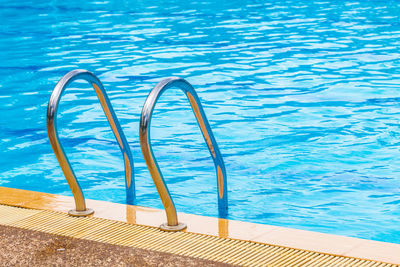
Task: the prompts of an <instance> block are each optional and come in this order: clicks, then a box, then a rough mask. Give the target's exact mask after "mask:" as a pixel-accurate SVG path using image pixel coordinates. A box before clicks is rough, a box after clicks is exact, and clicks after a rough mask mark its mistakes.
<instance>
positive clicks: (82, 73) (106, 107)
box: [47, 69, 135, 216]
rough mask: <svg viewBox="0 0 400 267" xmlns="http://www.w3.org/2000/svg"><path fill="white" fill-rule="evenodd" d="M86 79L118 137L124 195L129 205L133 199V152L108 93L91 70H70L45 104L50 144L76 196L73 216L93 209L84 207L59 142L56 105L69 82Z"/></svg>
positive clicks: (91, 211) (84, 214)
mask: <svg viewBox="0 0 400 267" xmlns="http://www.w3.org/2000/svg"><path fill="white" fill-rule="evenodd" d="M78 79H80V80H85V81H87V82H89V83H90V84H91V85H92V86H93V88H94V90H95V91H96V94H97V97H98V98H99V100H100V104H101V107H102V108H103V111H104V113H105V114H106V117H107V120H108V122H109V123H110V126H111V129H112V131H113V133H114V135H115V138H116V139H117V142H118V145H119V147H120V149H121V152H122V154H123V158H124V165H125V185H126V198H127V202H128V204H133V203H134V200H135V182H134V173H133V159H132V153H131V150H130V148H129V145H128V142H127V140H126V138H125V135H124V133H123V131H122V129H121V126H120V124H119V122H118V119H117V116H116V115H115V113H114V110H113V108H112V106H111V102H110V100H109V99H108V96H107V93H106V91H105V89H104V87H103V85H102V84H101V82H100V80H99V79H98V78H97V77H96V76H95V75H94V74H93V73H91V72H89V71H87V70H79V69H78V70H73V71H70V72H68V73H67V74H66V75H64V77H62V78H61V79H60V81H59V82H58V83H57V85H56V86H55V87H54V90H53V93H52V94H51V97H50V100H49V105H48V107H47V133H48V135H49V140H50V144H51V147H52V148H53V151H54V154H55V155H56V157H57V160H58V162H59V164H60V166H61V169H62V171H63V173H64V176H65V178H66V179H67V182H68V185H69V187H70V188H71V191H72V194H73V196H74V199H75V207H76V208H75V210H70V211H69V214H70V215H73V216H87V215H90V214H92V213H93V212H94V211H93V210H91V209H87V208H86V203H85V198H84V196H83V193H82V189H81V187H80V185H79V183H78V181H77V179H76V176H75V173H74V171H73V170H72V167H71V164H70V162H69V161H68V158H67V155H66V154H65V151H64V149H63V146H62V145H61V143H60V139H59V137H58V132H57V108H58V103H59V102H60V99H61V96H62V94H63V92H64V90H65V88H67V86H68V85H69V84H71V83H72V82H73V81H75V80H78Z"/></svg>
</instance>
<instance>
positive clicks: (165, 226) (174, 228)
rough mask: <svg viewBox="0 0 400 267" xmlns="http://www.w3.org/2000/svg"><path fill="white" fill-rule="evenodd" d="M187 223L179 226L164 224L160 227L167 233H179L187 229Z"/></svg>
mask: <svg viewBox="0 0 400 267" xmlns="http://www.w3.org/2000/svg"><path fill="white" fill-rule="evenodd" d="M186 227H187V226H186V224H185V223H178V225H168V223H163V224H161V225H160V229H161V230H163V231H166V232H177V231H181V230H185V229H186Z"/></svg>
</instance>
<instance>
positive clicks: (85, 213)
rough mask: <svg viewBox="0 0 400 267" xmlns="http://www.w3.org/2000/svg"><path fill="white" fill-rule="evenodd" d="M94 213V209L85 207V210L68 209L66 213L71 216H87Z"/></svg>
mask: <svg viewBox="0 0 400 267" xmlns="http://www.w3.org/2000/svg"><path fill="white" fill-rule="evenodd" d="M93 213H94V210H92V209H86V210H81V211H78V210H69V211H68V214H69V215H71V216H75V217H82V216H89V215H92V214H93Z"/></svg>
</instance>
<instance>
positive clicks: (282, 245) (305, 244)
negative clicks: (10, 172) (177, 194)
mask: <svg viewBox="0 0 400 267" xmlns="http://www.w3.org/2000/svg"><path fill="white" fill-rule="evenodd" d="M86 203H87V206H88V207H89V208H92V209H94V210H95V213H94V215H93V216H90V217H87V218H75V217H70V216H68V215H67V214H66V212H67V211H68V210H69V209H72V208H73V207H74V201H73V198H72V197H66V196H60V195H54V194H47V193H40V192H33V191H26V190H19V189H13V188H6V187H0V204H2V206H1V208H0V225H1V228H0V233H1V236H2V242H3V244H2V246H1V247H3V248H2V251H0V254H3V255H8V254H10V255H14V256H15V257H17V256H16V255H18V253H19V252H18V251H17V250H12V249H11V250H10V249H9V248H10V247H12V245H7V244H16V243H15V242H18V240H14V239H15V238H14V237H15V235H12V234H11V233H13V232H18V231H25V232H24V233H19V234H18V236H21V238H19V239H21V240H20V242H26V244H28V245H29V243H30V241H29V240H30V238H29V236H35V235H37V236H38V237H37V238H36V239H34V240H38V241H37V242H39V243H40V242H45V241H43V240H46V238H47V241H46V242H50V241H48V240H53V239H54V238H50V237H49V236H47V235H56V236H57V238H59V239H60V238H61V239H60V240H70V241H68V242H72V243H74V242H75V243H76V246H77V247H79V246H81V244H84V243H85V242H94V243H90V244H91V245H93V246H94V247H96V246H100V247H102V246H103V248H104V246H116V247H115V251H116V253H115V254H113V253H111V254H113V255H120V254H118V253H120V251H123V250H124V249H126V247H130V249H131V250H132V252H131V253H135V250H136V249H139V250H140V249H144V251H145V252H143V253H139V254H141V255H146V253H148V255H150V254H151V255H152V256H151V257H155V258H157V257H158V258H160V257H161V258H163V257H165V259H169V258H171V257H172V258H174V257H176V259H174V260H172V261H174V262H176V263H177V265H176V266H179V265H178V264H179V262H182V264H183V265H182V266H185V265H186V266H190V264H191V263H193V262H194V263H196V264H197V266H202V265H203V264H205V265H204V266H212V265H211V264H217V263H218V264H220V263H229V264H239V265H249V266H252V265H257V264H256V263H257V260H259V261H258V263H260V262H263V259H265V258H268V256H265V255H268V253H272V254H273V255H275V256H277V257H282V262H284V261H285V259H286V260H287V259H291V257H294V258H295V259H304V260H305V261H308V262H310V263H313V261H314V263H315V264H313V266H314V265H317V263H318V264H324V265H325V263H330V262H341V263H343V262H346V263H349V264H346V265H349V266H350V265H354V266H393V265H397V264H400V245H399V244H392V243H385V242H378V241H372V240H365V239H359V238H351V237H344V236H337V235H330V234H322V233H317V232H310V231H303V230H297V229H291V228H285V227H277V226H270V225H261V224H254V223H247V222H240V221H234V220H226V219H218V218H212V217H205V216H198V215H191V214H185V213H178V218H179V220H180V221H182V222H185V223H186V224H187V225H188V228H187V229H186V230H185V231H184V232H180V233H166V232H162V231H160V230H158V229H157V228H156V227H158V226H159V225H160V224H161V223H164V222H165V220H166V218H165V213H164V211H163V210H158V209H153V208H145V207H138V206H131V205H124V204H116V203H110V202H105V201H96V200H90V199H87V200H86ZM15 207H22V208H24V209H20V208H15ZM36 217H37V219H35V218H36ZM35 220H36V221H35ZM51 220H53V221H54V222H57V223H53V224H51V223H50V222H51ZM86 221H87V222H86ZM33 222H34V223H33ZM84 222H85V223H84ZM41 223H43V224H42V225H41ZM82 223H84V224H83V226H82ZM74 224H76V225H77V226H76V227H77V228H76V229H80V228H79V227H78V226H79V225H81V226H80V227H81V230H80V231H78V230H75V228H74V227H73V228H71V227H70V228H71V229H72V230H73V231H72V230H71V229H70V228H68V229H70V230H68V231H67V230H65V229H66V228H65V227H66V226H68V225H74ZM55 225H57V227H56V226H55ZM58 225H59V228H58ZM63 225H64V226H65V227H64V228H63ZM111 226H112V227H114V228H115V227H117V228H118V227H119V228H118V229H125V230H124V233H126V235H125V234H124V235H122V236H120V237H119V239H117V240H115V238H114V237H113V235H112V234H111V235H109V236H107V237H106V236H102V231H105V229H108V228H109V227H111ZM7 227H11V228H9V229H8V228H7ZM82 227H83V228H82ZM112 227H111V228H112ZM135 227H136V228H135ZM117 228H116V229H117ZM142 228H143V229H142ZM4 229H8V230H4ZM100 229H101V230H102V231H99V230H100ZM116 231H117V230H116ZM121 231H122V230H121ZM142 231H143V233H142ZM7 232H9V233H10V235H7ZM131 232H132V233H134V232H135V233H136V234H140V233H142V234H143V238H142V239H140V238H139V239H137V238H138V236H132V238H131V239H129V234H128V233H131ZM93 233H96V235H93ZM149 236H150V237H151V238H150V237H149ZM3 237H7V238H8V239H7V240H5V239H4V238H3ZM13 238H14V239H13ZM57 238H56V239H57ZM107 238H108V239H107ZM126 238H127V239H126ZM75 239H76V240H75ZM125 239H126V240H131V241H129V242H131V243H129V242H128V241H126V240H125ZM136 239H137V240H136ZM24 240H25V241H24ZM40 240H42V241H40ZM57 240H58V239H57ZM71 240H73V241H71ZM138 240H139V241H140V240H142V241H143V242H144V243H140V242H139V241H138ZM179 240H181V241H179ZM182 240H189V241H190V242H189V241H187V242H189V243H190V244H192V243H196V242H200V243H199V244H202V245H201V246H204V249H200V250H196V249H197V247H201V246H200V245H199V246H197V247H196V248H195V247H194V248H193V249H191V250H190V251H187V250H185V246H183V247H182V248H179V246H178V247H177V248H176V249H175V250H174V249H173V248H172V247H174V246H172V245H170V246H171V247H170V246H165V242H166V243H168V242H172V243H170V244H175V242H178V241H179V242H183V241H182ZM153 241H154V242H153ZM4 242H6V243H7V244H4ZM35 242H36V241H35ZM138 242H139V243H138ZM146 242H147V243H146ZM160 242H161V243H160ZM179 242H178V243H179ZM75 243H74V244H75ZM227 244H230V245H229V246H232V248H230V249H233V248H235V249H237V251H236V252H235V255H236V256H235V257H233V256H232V257H230V256H229V253H228V254H226V250H227V249H226V246H227ZM82 246H83V245H82ZM207 246H212V247H215V249H216V251H220V252H218V253H219V254H218V253H217V252H216V253H214V254H212V253H210V252H207V253H203V252H204V251H209V250H208V249H207ZM224 246H225V247H224ZM22 247H24V245H22ZM175 247H176V246H175ZM5 249H8V250H7V251H5ZM230 249H228V251H229V250H230ZM233 250H234V249H233ZM30 251H31V250H28V251H27V250H25V254H26V253H27V252H30ZM82 251H83V250H82ZM110 251H114V250H113V249H110ZM277 251H279V253H278V254H277ZM53 252H54V251H53ZM61 252H62V251H61ZM4 253H5V254H4ZM62 253H64V254H65V255H69V254H68V253H69V252H68V251H67V252H62ZM62 253H58V254H62ZM88 253H89V254H90V255H92V256H93V257H95V254H91V253H92V252H90V251H89V250H88ZM152 253H153V254H154V253H155V254H154V255H153V254H152ZM157 253H161V254H157ZM163 253H164V254H163ZM224 253H225V254H226V255H225V254H224ZM240 253H243V257H241V256H238V255H241V254H240ZM274 253H275V254H274ZM50 254H51V255H50ZM50 254H49V255H50V256H49V258H51V257H55V255H57V253H55V254H54V253H53V254H52V253H50ZM64 254H62V255H64ZM128 254H129V253H128ZM128 254H127V255H128ZM272 254H271V255H272ZM34 255H36V254H34ZM113 255H111V256H110V257H114V256H113ZM157 255H158V256H157ZM160 255H161V256H160ZM10 257H11V256H10ZM65 257H66V258H65V259H66V260H67V259H68V256H65ZM69 257H71V258H70V259H72V258H73V256H72V254H71V255H70V256H69ZM115 257H116V258H118V257H117V256H115ZM288 257H289V258H288ZM26 258H27V257H26ZM172 258H171V259H172ZM231 258H232V259H231ZM252 258H254V261H251V260H250V259H252ZM20 259H22V258H20ZM317 259H318V261H316V260H317ZM321 259H323V261H321ZM43 260H45V259H43ZM99 260H101V259H96V261H99ZM120 260H122V258H121V259H120ZM139 260H142V261H143V264H144V265H146V264H148V265H151V264H150V263H148V262H147V263H146V261H145V260H146V259H145V258H141V259H138V262H139ZM196 260H198V261H199V262H196ZM207 260H211V262H207ZM292 260H293V259H292ZM68 262H70V261H68ZM115 262H116V261H115ZM274 262H279V260H275V261H274ZM153 263H154V262H153ZM163 263H165V264H166V265H167V261H165V262H164V261H163ZM252 263H254V264H252ZM353 263H354V264H353ZM385 263H388V264H385ZM138 264H139V263H138ZM196 264H195V265H196ZM99 265H102V264H101V263H99ZM122 265H123V264H122ZM155 265H156V264H155ZM278 265H279V264H278ZM324 265H323V266H324ZM139 266H140V265H139ZM215 266H216V265H215Z"/></svg>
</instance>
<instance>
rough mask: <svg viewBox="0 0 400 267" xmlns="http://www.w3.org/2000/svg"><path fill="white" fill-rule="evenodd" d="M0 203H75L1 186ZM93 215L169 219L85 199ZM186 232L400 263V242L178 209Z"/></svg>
mask: <svg viewBox="0 0 400 267" xmlns="http://www.w3.org/2000/svg"><path fill="white" fill-rule="evenodd" d="M0 204H5V205H10V206H17V207H23V208H30V209H39V210H48V211H59V212H67V211H68V210H70V209H73V208H74V206H75V203H74V199H73V198H72V197H68V196H62V195H55V194H48V193H41V192H36V191H28V190H22V189H15V188H8V187H0ZM86 204H87V206H88V207H89V208H91V209H93V210H94V211H95V213H94V215H92V216H93V217H97V218H102V219H109V220H116V221H121V222H126V223H130V224H138V225H145V226H151V227H158V226H159V225H160V224H162V223H164V222H165V221H166V217H165V213H164V210H160V209H154V208H147V207H140V206H132V205H125V204H118V203H112V202H107V201H99V200H92V199H86ZM178 218H179V221H181V222H184V223H186V224H187V226H188V227H187V229H186V230H185V231H186V232H190V233H197V234H205V235H210V236H217V237H222V238H231V239H238V240H244V241H253V242H259V243H264V244H270V245H277V246H284V247H290V248H295V249H302V250H308V251H315V252H321V253H327V254H332V255H338V256H347V257H354V258H360V259H368V260H374V261H381V262H386V263H392V264H400V244H394V243H387V242H380V241H373V240H367V239H360V238H354V237H346V236H340V235H332V234H325V233H318V232H312V231H305V230H298V229H293V228H286V227H280V226H272V225H263V224H255V223H249V222H242V221H236V220H228V219H219V218H213V217H206V216H200V215H193V214H186V213H180V212H178Z"/></svg>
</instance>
